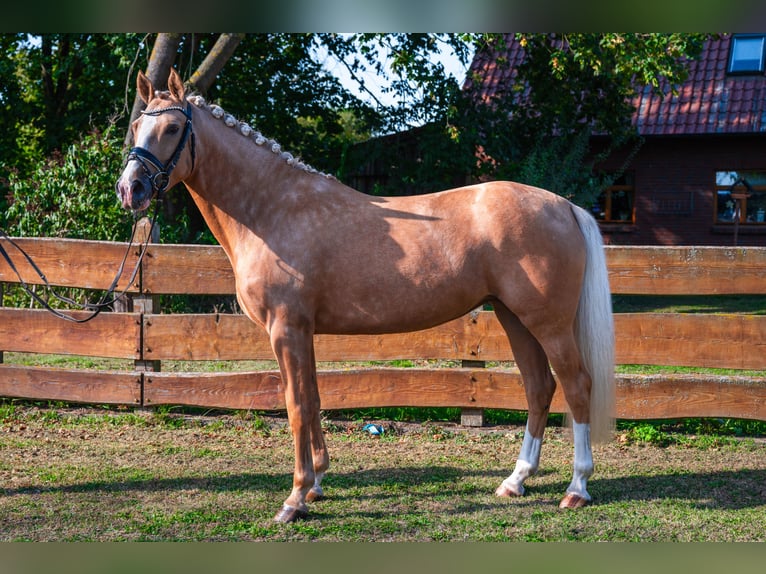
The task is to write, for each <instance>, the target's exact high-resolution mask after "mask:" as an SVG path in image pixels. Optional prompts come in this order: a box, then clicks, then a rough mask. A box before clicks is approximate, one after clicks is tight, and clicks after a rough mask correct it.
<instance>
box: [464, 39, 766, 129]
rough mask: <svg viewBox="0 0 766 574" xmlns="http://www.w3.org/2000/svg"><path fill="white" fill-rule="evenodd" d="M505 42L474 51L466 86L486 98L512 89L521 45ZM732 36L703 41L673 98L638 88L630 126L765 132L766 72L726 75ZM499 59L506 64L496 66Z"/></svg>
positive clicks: (521, 49) (521, 54) (521, 53)
mask: <svg viewBox="0 0 766 574" xmlns="http://www.w3.org/2000/svg"><path fill="white" fill-rule="evenodd" d="M505 40H506V45H505V46H503V47H502V48H500V49H498V50H497V51H496V52H494V53H489V52H486V51H485V52H478V53H477V55H476V57H475V58H474V61H473V62H472V63H471V67H470V69H469V73H468V76H467V80H466V82H465V85H464V89H466V90H475V91H476V93H477V95H479V96H480V97H481V98H482V99H484V100H488V99H490V98H492V97H493V96H496V95H498V94H500V93H501V92H503V91H504V90H506V89H509V88H510V86H511V84H512V81H513V80H514V79H515V77H516V67H517V66H518V64H520V63H521V62H522V61H523V59H524V49H523V48H522V47H521V46H520V45H519V43H518V42H517V41H516V40H515V39H514V34H506V35H505ZM730 40H731V38H730V36H728V35H722V36H720V37H716V38H712V39H709V40H708V41H707V42H705V45H704V47H703V50H702V53H701V55H700V57H699V59H697V60H695V61H692V62H690V63H689V77H688V78H687V80H686V82H685V83H684V84H682V85H681V86H680V87H679V90H678V95H677V96H673V95H670V94H668V95H666V96H665V97H664V98H662V97H660V96H659V95H658V94H656V93H654V91H653V90H652V89H651V88H650V87H648V86H647V87H643V88H641V89H640V91H639V93H638V94H637V95H636V97H635V98H634V100H633V104H634V107H635V109H636V111H635V113H634V115H633V124H634V125H635V126H636V127H637V128H638V131H639V133H640V134H641V135H645V136H653V135H696V134H720V133H757V132H766V75H763V74H761V75H755V76H730V75H727V73H726V66H727V63H728V58H729V44H730ZM503 58H505V59H507V60H508V62H509V64H510V65H509V66H504V65H499V64H498V60H499V59H503ZM472 76H475V77H476V78H477V80H478V82H474V81H473V79H472Z"/></svg>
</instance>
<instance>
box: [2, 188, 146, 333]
mask: <svg viewBox="0 0 766 574" xmlns="http://www.w3.org/2000/svg"><path fill="white" fill-rule="evenodd" d="M159 211H160V210H159V201H157V202H155V205H154V214H153V215H152V222H151V229H154V224H155V223H156V222H157V214H158V213H159ZM151 229H150V231H149V234H148V235H147V238H146V240H145V241H144V243H143V246H142V247H141V252H140V253H139V255H138V261H136V267H135V269H133V273H131V275H130V280H129V281H128V283H127V286H126V287H125V289H123V290H122V291H121V292H120V293H119V294H117V295H115V294H114V290H115V289H116V288H117V284H118V283H119V282H120V279H121V278H122V274H123V273H124V271H125V262H126V261H127V260H128V254H129V253H130V250H131V248H132V247H133V238H134V237H135V235H136V226H135V225H134V226H133V231H132V232H131V234H130V240H129V242H128V248H127V249H126V250H125V255H124V256H123V258H122V261H121V262H120V266H119V267H118V269H117V274H116V275H115V277H114V280H113V281H112V283H111V285H109V287H108V288H107V290H106V292H105V293H104V296H103V297H102V298H101V300H100V301H98V302H97V303H90V302H89V301H86V302H85V303H78V302H77V301H75V300H73V299H71V298H69V297H66V296H64V295H61V294H60V293H58V292H56V290H55V289H53V287H52V286H51V284H50V282H49V281H48V278H47V277H46V276H45V274H44V273H43V272H42V271H41V270H40V268H39V267H38V266H37V264H36V263H35V262H34V261H33V260H32V258H31V257H30V256H29V254H28V253H27V252H26V251H24V250H23V249H22V248H21V246H19V245H18V244H17V243H16V242H15V241H13V239H11V238H10V237H9V236H8V234H7V233H6V232H5V231H4V230H3V229H0V255H1V256H2V257H3V259H5V261H6V263H8V266H9V267H10V268H11V270H12V271H13V272H14V273H15V274H16V277H17V278H18V282H19V284H20V285H21V288H22V289H23V290H24V292H25V293H26V294H27V295H29V296H30V297H31V298H32V299H34V300H35V301H37V302H38V303H39V304H40V305H41V306H42V307H43V309H45V310H46V311H48V312H50V313H52V314H53V315H55V316H56V317H58V318H59V319H64V320H66V321H71V322H72V323H87V322H88V321H90V320H91V319H94V318H95V317H96V316H98V314H99V313H101V311H103V310H105V309H108V308H109V307H111V306H112V305H113V304H114V303H115V302H116V301H118V300H119V299H121V298H122V297H123V296H124V295H125V294H126V293H127V292H128V288H129V287H130V286H131V285H132V284H133V281H135V280H136V276H137V275H138V271H139V270H140V269H141V262H142V261H143V259H144V255H145V254H146V251H147V249H148V247H149V241H150V239H151V236H152V233H151ZM2 240H5V241H8V243H10V244H11V245H12V246H13V247H14V248H15V249H16V250H17V251H18V252H19V253H21V255H22V256H23V257H24V259H26V261H27V263H29V265H30V267H32V269H34V270H35V273H37V276H38V277H39V278H40V280H41V281H42V284H43V285H44V286H45V289H46V290H47V291H48V293H50V295H51V296H53V297H54V298H55V299H58V300H59V301H61V302H62V303H66V304H67V305H72V306H74V307H79V309H80V310H82V311H90V312H91V314H90V315H88V316H87V317H84V318H82V319H77V318H75V317H72V316H71V315H67V314H66V313H62V312H61V311H59V310H58V309H54V308H53V307H52V306H51V304H50V303H49V300H50V296H48V297H41V296H40V295H38V294H37V293H35V292H34V291H33V290H32V288H31V287H30V286H29V285H28V284H27V282H26V281H24V279H23V278H22V277H21V274H20V273H19V271H18V269H16V265H14V263H13V260H12V259H11V256H10V255H9V254H8V252H7V251H6V250H5V248H4V247H3V241H2ZM110 297H111V298H110Z"/></svg>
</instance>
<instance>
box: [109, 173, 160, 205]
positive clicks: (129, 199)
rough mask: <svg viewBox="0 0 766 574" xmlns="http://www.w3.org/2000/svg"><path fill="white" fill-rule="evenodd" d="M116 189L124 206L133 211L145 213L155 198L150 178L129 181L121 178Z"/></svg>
mask: <svg viewBox="0 0 766 574" xmlns="http://www.w3.org/2000/svg"><path fill="white" fill-rule="evenodd" d="M115 189H116V191H117V199H119V200H120V203H121V204H122V206H123V207H124V208H125V209H130V210H132V211H145V210H146V209H147V208H148V207H149V204H150V203H151V201H152V197H153V196H154V189H153V188H152V183H151V181H150V180H149V178H148V177H137V178H135V179H131V180H129V181H126V179H125V178H124V177H121V178H120V179H118V180H117V184H116V186H115Z"/></svg>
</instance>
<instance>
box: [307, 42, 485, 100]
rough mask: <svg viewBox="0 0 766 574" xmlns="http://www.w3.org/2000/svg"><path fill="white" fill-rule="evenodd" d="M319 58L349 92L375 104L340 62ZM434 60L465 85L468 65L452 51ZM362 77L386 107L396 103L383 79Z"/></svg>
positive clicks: (437, 56) (322, 56) (326, 57)
mask: <svg viewBox="0 0 766 574" xmlns="http://www.w3.org/2000/svg"><path fill="white" fill-rule="evenodd" d="M318 56H319V58H320V59H321V58H324V67H325V69H326V70H327V71H328V72H330V73H332V74H333V75H335V76H336V77H337V78H338V79H339V80H340V81H341V82H342V83H343V85H344V86H345V87H346V88H347V89H348V90H349V91H351V92H352V93H353V94H355V95H357V96H358V97H359V98H361V99H362V100H363V101H365V102H368V103H373V100H372V97H371V96H370V95H369V94H366V93H363V92H362V91H361V90H360V89H359V86H358V84H357V82H356V81H355V80H353V79H352V78H351V75H350V74H349V72H348V70H347V69H346V67H345V66H344V65H343V64H342V63H340V62H338V61H337V60H335V59H334V58H331V57H328V56H327V55H326V54H319V55H318ZM434 58H436V59H438V60H440V61H441V62H442V64H443V65H444V68H445V70H446V71H447V74H449V75H452V76H454V77H455V79H456V80H457V81H458V83H459V84H460V85H462V84H463V80H465V77H466V73H467V72H468V65H465V66H464V65H463V64H461V63H460V59H459V58H458V57H457V56H455V55H454V54H453V53H452V52H451V51H449V52H442V53H441V54H438V55H435V56H434ZM469 63H470V59H469ZM362 75H363V77H364V81H365V86H366V87H367V88H368V89H369V90H370V91H372V92H373V93H375V96H376V97H377V98H378V99H379V100H380V101H381V102H382V103H384V104H386V105H391V104H393V103H394V99H393V97H392V95H391V94H385V93H383V91H382V87H384V82H383V81H382V79H381V78H379V77H378V76H377V75H376V74H374V73H372V72H368V73H366V74H362Z"/></svg>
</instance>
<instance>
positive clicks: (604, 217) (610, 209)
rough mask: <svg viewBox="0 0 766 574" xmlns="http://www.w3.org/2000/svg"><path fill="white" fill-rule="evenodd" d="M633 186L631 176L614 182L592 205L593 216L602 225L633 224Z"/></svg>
mask: <svg viewBox="0 0 766 574" xmlns="http://www.w3.org/2000/svg"><path fill="white" fill-rule="evenodd" d="M635 195H636V191H635V185H634V183H633V174H632V173H625V174H623V175H622V176H620V177H618V178H617V179H616V180H614V183H613V184H612V185H610V186H609V187H608V188H606V190H605V191H604V192H603V193H602V194H601V195H599V196H598V199H596V202H595V203H594V204H593V208H592V210H593V216H594V217H595V218H596V219H598V220H599V221H601V222H603V223H635V209H634V205H635Z"/></svg>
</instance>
